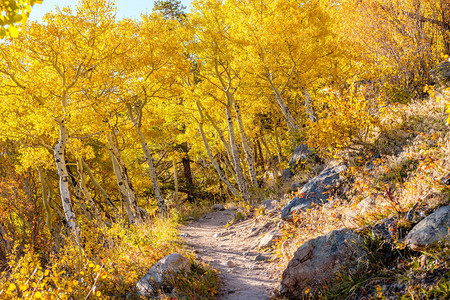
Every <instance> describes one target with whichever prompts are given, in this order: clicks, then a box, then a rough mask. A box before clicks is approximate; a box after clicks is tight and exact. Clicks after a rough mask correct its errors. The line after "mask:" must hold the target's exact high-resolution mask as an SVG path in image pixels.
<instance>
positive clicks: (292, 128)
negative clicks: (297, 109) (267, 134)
mask: <svg viewBox="0 0 450 300" xmlns="http://www.w3.org/2000/svg"><path fill="white" fill-rule="evenodd" d="M267 79H268V81H269V83H270V87H271V88H272V92H273V94H274V96H275V100H276V101H277V103H278V106H279V107H280V109H281V112H282V113H283V116H284V119H285V120H286V123H287V125H288V129H289V132H290V133H291V135H292V134H293V133H295V132H298V131H299V130H300V127H299V126H298V125H297V122H295V119H294V117H293V116H292V113H291V111H290V110H289V107H288V106H287V105H286V102H285V101H284V99H283V95H282V94H281V92H280V91H279V90H278V88H277V87H276V86H275V83H274V82H273V81H272V79H271V78H270V76H269V75H268V76H267Z"/></svg>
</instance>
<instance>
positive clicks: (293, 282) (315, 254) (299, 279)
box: [280, 229, 368, 299]
mask: <svg viewBox="0 0 450 300" xmlns="http://www.w3.org/2000/svg"><path fill="white" fill-rule="evenodd" d="M367 255H368V251H367V249H366V248H365V245H364V239H363V238H361V237H360V236H359V235H357V234H355V233H353V232H352V231H351V230H349V229H343V230H335V231H332V232H330V233H328V234H326V235H324V236H321V237H318V238H316V239H313V240H310V241H308V242H306V243H304V244H303V245H302V246H301V247H300V248H298V250H297V251H296V252H295V254H294V257H293V258H292V259H291V261H290V262H289V263H288V266H287V268H286V270H284V272H283V276H282V280H281V288H280V291H281V293H282V294H283V295H284V296H286V297H288V298H290V299H302V298H303V297H304V296H305V294H306V291H307V290H308V291H309V295H310V296H315V295H317V293H318V292H320V291H321V290H322V288H323V287H324V286H325V285H328V286H330V285H332V284H334V283H336V282H337V281H338V280H339V276H340V275H344V274H349V275H353V274H355V273H356V272H358V271H359V270H360V269H361V268H362V267H364V266H365V265H366V262H367Z"/></svg>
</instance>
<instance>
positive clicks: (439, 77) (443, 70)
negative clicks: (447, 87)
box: [430, 61, 450, 85]
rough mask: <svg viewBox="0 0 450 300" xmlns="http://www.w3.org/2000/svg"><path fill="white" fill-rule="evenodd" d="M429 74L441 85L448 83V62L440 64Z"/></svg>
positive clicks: (449, 78)
mask: <svg viewBox="0 0 450 300" xmlns="http://www.w3.org/2000/svg"><path fill="white" fill-rule="evenodd" d="M430 74H431V75H432V77H433V79H434V80H435V81H436V82H438V83H439V84H441V85H442V84H446V83H448V82H450V61H444V62H442V63H440V64H439V65H438V66H437V67H436V68H435V69H433V70H432V71H431V72H430Z"/></svg>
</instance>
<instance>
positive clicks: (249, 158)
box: [233, 99, 258, 189]
mask: <svg viewBox="0 0 450 300" xmlns="http://www.w3.org/2000/svg"><path fill="white" fill-rule="evenodd" d="M233 100H234V110H235V112H236V119H237V121H238V126H239V132H240V133H241V140H242V148H243V149H244V154H245V158H246V160H247V165H248V172H249V175H250V180H251V182H252V187H253V188H254V189H256V188H258V180H257V179H256V168H255V160H254V159H253V154H252V149H251V148H250V144H249V141H248V138H247V135H246V134H245V128H244V122H243V121H242V116H241V110H240V108H239V104H238V103H237V102H236V100H235V99H233Z"/></svg>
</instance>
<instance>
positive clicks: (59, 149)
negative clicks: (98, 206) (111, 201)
mask: <svg viewBox="0 0 450 300" xmlns="http://www.w3.org/2000/svg"><path fill="white" fill-rule="evenodd" d="M58 125H59V142H58V143H57V144H56V146H55V149H54V157H55V163H56V168H57V169H58V175H59V190H60V193H61V200H62V207H63V211H64V216H65V218H66V222H67V227H69V229H70V230H71V232H72V234H73V235H74V237H75V240H76V242H77V243H80V241H81V240H80V234H81V232H80V228H79V227H78V224H77V220H76V216H75V213H74V211H73V208H72V198H71V195H70V190H69V174H68V172H67V165H66V158H65V149H66V145H67V143H68V141H69V131H68V129H67V127H66V124H65V120H64V119H61V120H58Z"/></svg>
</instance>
